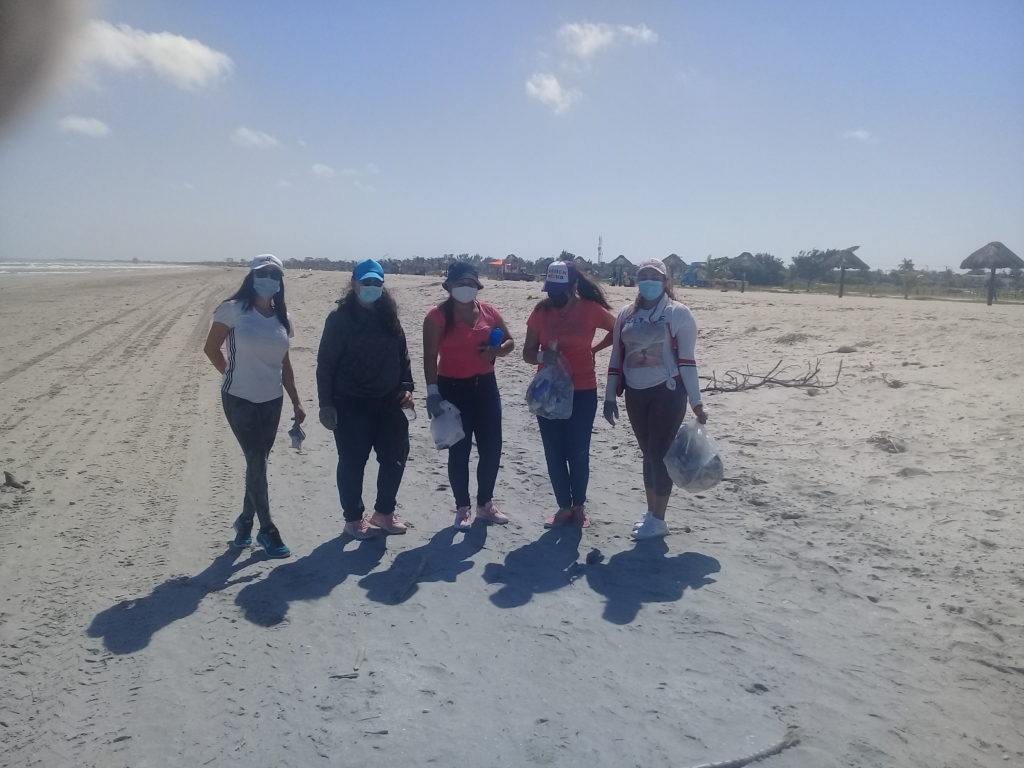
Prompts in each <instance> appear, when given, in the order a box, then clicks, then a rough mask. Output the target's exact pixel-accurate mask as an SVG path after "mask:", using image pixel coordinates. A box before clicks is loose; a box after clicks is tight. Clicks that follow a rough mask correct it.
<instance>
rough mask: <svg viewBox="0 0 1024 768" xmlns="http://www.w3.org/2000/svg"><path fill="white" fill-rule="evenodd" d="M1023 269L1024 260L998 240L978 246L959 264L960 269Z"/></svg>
mask: <svg viewBox="0 0 1024 768" xmlns="http://www.w3.org/2000/svg"><path fill="white" fill-rule="evenodd" d="M1014 268H1016V269H1024V261H1021V258H1020V256H1018V255H1017V254H1016V253H1014V252H1013V251H1011V250H1010V249H1009V248H1007V247H1006V246H1005V245H1003V244H1002V243H1000V242H997V241H993V242H991V243H989V244H988V245H986V246H984V247H982V248H979V249H978V250H976V251H975V252H974V253H972V254H971V255H970V256H968V257H967V258H966V259H964V260H963V263H962V264H961V265H960V269H1014Z"/></svg>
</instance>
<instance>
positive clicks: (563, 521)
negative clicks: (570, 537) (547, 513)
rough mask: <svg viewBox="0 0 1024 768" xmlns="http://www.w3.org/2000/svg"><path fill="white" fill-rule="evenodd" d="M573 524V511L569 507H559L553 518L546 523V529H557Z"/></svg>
mask: <svg viewBox="0 0 1024 768" xmlns="http://www.w3.org/2000/svg"><path fill="white" fill-rule="evenodd" d="M571 522H572V510H571V509H569V508H568V507H559V508H558V511H557V512H555V514H553V515H552V516H551V517H549V518H548V519H547V520H545V521H544V527H545V528H557V527H558V526H560V525H568V524H569V523H571Z"/></svg>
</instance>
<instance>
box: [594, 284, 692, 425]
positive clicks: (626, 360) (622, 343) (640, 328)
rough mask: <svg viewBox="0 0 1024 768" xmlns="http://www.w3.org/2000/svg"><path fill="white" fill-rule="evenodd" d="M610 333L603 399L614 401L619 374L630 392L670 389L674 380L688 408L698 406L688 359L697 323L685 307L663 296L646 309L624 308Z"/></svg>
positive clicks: (689, 358) (630, 306) (673, 385)
mask: <svg viewBox="0 0 1024 768" xmlns="http://www.w3.org/2000/svg"><path fill="white" fill-rule="evenodd" d="M612 333H613V343H612V355H611V360H610V362H609V366H608V388H607V391H606V393H605V399H606V400H614V399H615V392H616V388H617V386H618V378H619V376H625V381H626V384H627V385H628V386H629V387H630V388H632V389H649V388H651V387H656V386H658V385H660V384H667V385H668V387H669V389H673V388H674V387H675V384H674V379H675V377H676V376H678V377H679V378H681V379H682V381H683V386H684V387H686V395H687V399H689V401H690V405H692V406H696V405H698V404H699V403H700V402H701V396H700V379H699V378H698V376H697V362H696V360H695V359H694V358H695V355H694V349H695V347H696V344H697V321H696V320H694V319H693V314H692V313H691V312H690V310H689V308H688V307H687V306H686V305H685V304H680V303H679V302H678V301H672V300H670V299H669V298H668V296H667V295H664V296H662V297H661V300H660V301H659V302H658V303H657V304H655V305H654V306H653V307H651V308H650V309H640V310H636V311H634V309H633V305H632V304H628V305H626V306H625V307H623V308H622V310H621V311H620V312H619V316H618V317H617V318H616V320H615V329H614V331H613V332H612ZM673 339H675V344H674V345H673ZM673 346H674V347H675V348H674V349H673Z"/></svg>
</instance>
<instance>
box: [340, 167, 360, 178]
mask: <svg viewBox="0 0 1024 768" xmlns="http://www.w3.org/2000/svg"><path fill="white" fill-rule="evenodd" d="M341 175H342V176H344V177H345V178H347V179H354V178H355V177H356V176H358V175H359V171H357V170H356V169H355V168H342V170H341Z"/></svg>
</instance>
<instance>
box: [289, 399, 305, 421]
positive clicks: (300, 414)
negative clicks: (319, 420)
mask: <svg viewBox="0 0 1024 768" xmlns="http://www.w3.org/2000/svg"><path fill="white" fill-rule="evenodd" d="M292 409H293V410H294V412H295V423H296V424H301V423H302V422H304V421H305V420H306V409H305V408H303V407H302V403H292Z"/></svg>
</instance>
